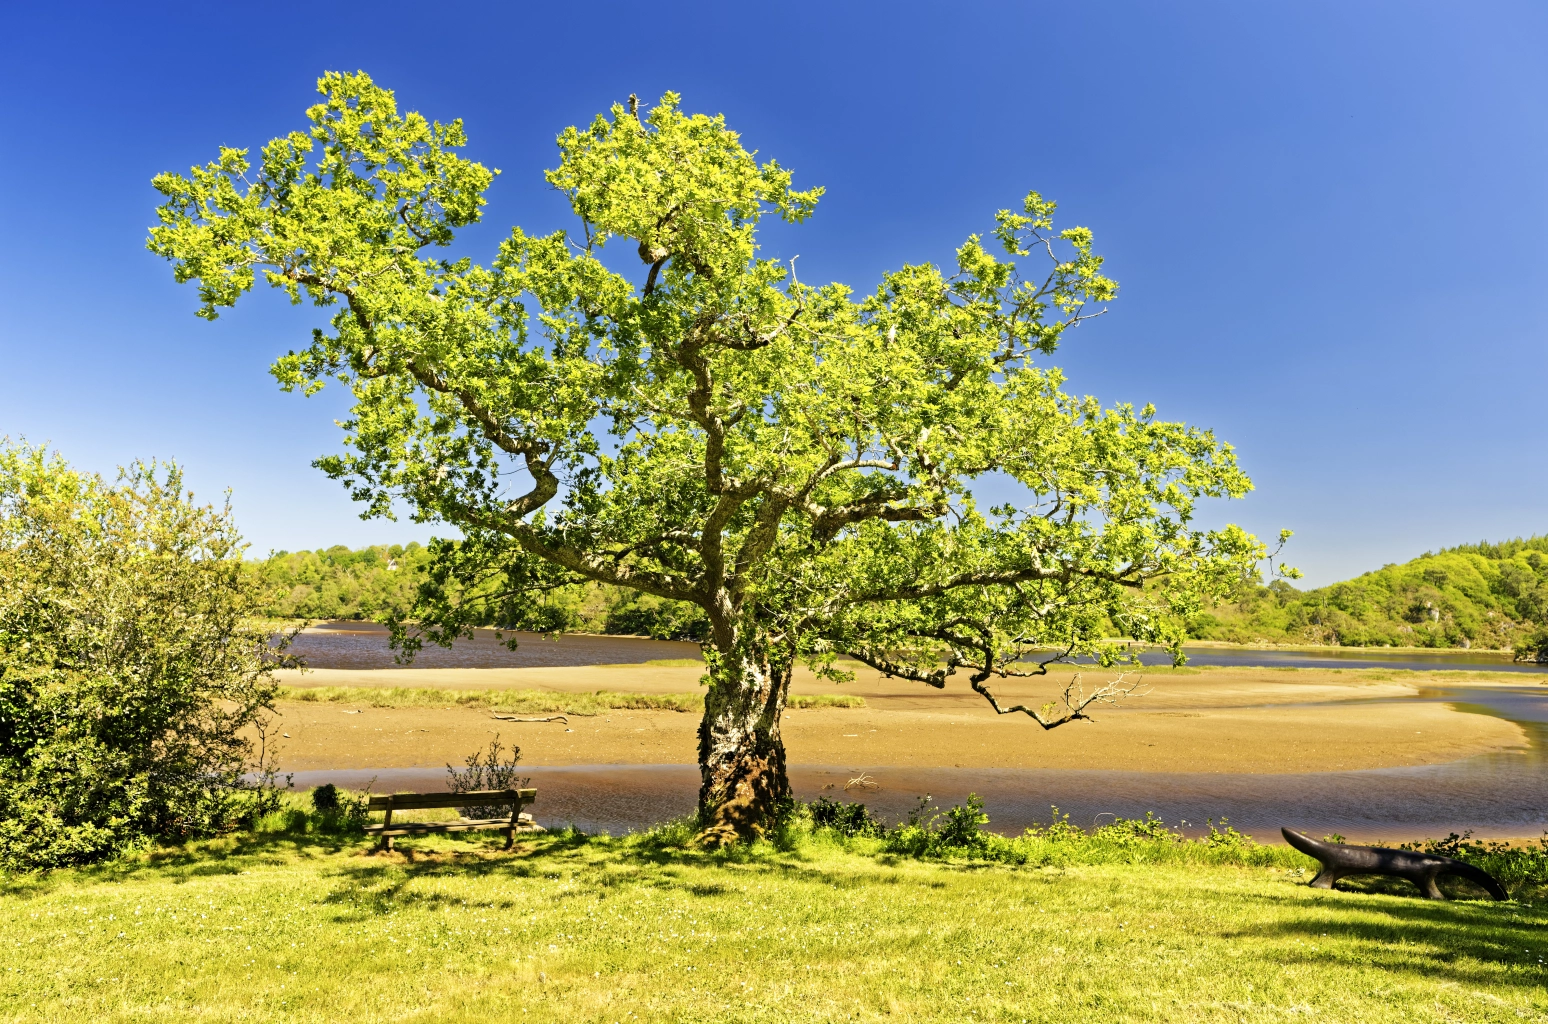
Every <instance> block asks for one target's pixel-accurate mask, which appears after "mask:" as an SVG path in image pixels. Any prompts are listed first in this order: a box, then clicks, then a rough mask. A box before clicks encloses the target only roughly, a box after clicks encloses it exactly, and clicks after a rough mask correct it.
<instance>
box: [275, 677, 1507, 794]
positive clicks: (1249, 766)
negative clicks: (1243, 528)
mask: <svg viewBox="0 0 1548 1024" xmlns="http://www.w3.org/2000/svg"><path fill="white" fill-rule="evenodd" d="M1385 675H1386V676H1387V677H1386V678H1383V676H1384V674H1383V673H1359V672H1338V671H1325V670H1298V671H1286V670H1283V669H1279V670H1276V669H1222V670H1213V671H1205V672H1199V673H1197V674H1169V673H1153V674H1152V675H1150V676H1149V677H1147V678H1148V680H1149V682H1150V684H1151V690H1150V692H1149V693H1148V694H1146V695H1144V696H1140V697H1135V698H1131V699H1130V700H1129V701H1127V702H1125V704H1124V705H1123V706H1122V707H1119V708H1115V709H1110V710H1106V711H1103V712H1099V713H1097V714H1096V718H1097V720H1096V721H1095V722H1074V723H1071V724H1069V725H1066V726H1063V727H1061V728H1059V729H1055V730H1053V731H1051V732H1045V731H1043V730H1042V729H1041V728H1040V727H1038V726H1037V725H1036V723H1034V722H1032V721H1031V720H1030V719H1028V718H1026V717H1025V716H1022V715H1007V716H1004V717H997V716H996V715H995V714H994V713H993V711H992V710H990V709H989V707H988V706H987V705H986V704H985V703H984V701H983V699H982V698H981V697H979V696H977V695H976V694H974V693H972V692H971V691H970V690H969V689H968V688H967V686H966V684H965V683H957V682H954V683H952V684H951V685H950V686H948V688H947V689H946V690H944V691H937V690H932V689H930V688H928V687H924V686H920V685H917V684H910V683H906V682H902V681H899V680H895V679H894V680H888V679H883V678H881V677H880V676H878V675H877V674H876V673H874V672H869V671H866V672H864V673H863V674H858V675H857V678H856V679H855V681H854V682H852V683H848V684H844V685H842V686H838V685H834V684H830V683H825V682H820V681H818V680H816V679H814V678H812V677H811V676H810V675H809V674H805V673H803V674H801V675H799V676H798V677H797V679H796V681H795V684H794V687H793V689H794V690H795V691H796V692H798V693H854V694H859V695H860V696H863V697H864V698H865V699H866V701H867V704H868V706H867V707H865V708H860V709H824V710H794V711H789V712H787V713H786V717H785V720H784V735H785V743H786V748H787V753H788V757H789V759H790V761H791V762H792V763H796V764H833V765H842V764H855V765H871V766H875V765H894V766H898V767H915V768H925V767H964V768H1105V769H1118V770H1128V771H1154V772H1246V773H1292V772H1309V771H1336V770H1349V769H1357V768H1384V767H1397V766H1403V765H1418V764H1438V763H1444V762H1447V761H1455V760H1458V759H1460V758H1463V757H1468V756H1471V755H1474V754H1481V753H1488V752H1491V751H1500V750H1508V749H1519V748H1521V747H1524V746H1525V745H1526V737H1525V735H1524V734H1523V732H1522V731H1521V729H1520V728H1519V727H1518V726H1516V725H1514V724H1512V723H1510V722H1506V721H1504V720H1502V719H1498V718H1491V717H1488V716H1486V715H1479V714H1469V713H1465V712H1460V711H1455V710H1452V709H1451V708H1450V707H1449V706H1448V705H1446V704H1444V703H1436V702H1427V701H1421V700H1417V699H1415V697H1416V695H1417V693H1418V689H1417V687H1418V686H1419V685H1421V684H1422V683H1423V682H1424V680H1423V679H1422V678H1421V677H1420V676H1418V675H1417V674H1410V673H1396V674H1385ZM698 676H699V670H698V669H696V668H691V667H681V668H674V667H663V666H649V665H630V666H598V667H586V668H528V669H440V670H437V669H385V670H324V669H319V670H315V671H311V672H307V673H306V674H304V675H300V676H297V675H295V674H292V673H287V674H286V677H285V678H284V679H283V681H284V682H285V683H286V684H287V685H292V686H369V687H383V686H386V687H391V686H408V687H438V688H448V689H545V690H554V691H560V692H589V691H594V690H619V691H630V692H648V693H684V692H692V691H695V690H697V689H698V683H697V680H698ZM1067 677H1068V673H1064V674H1063V675H1060V676H1050V677H1048V678H1046V679H1039V680H1016V681H1010V682H1006V683H1003V684H1001V686H1000V687H998V688H997V693H998V694H999V695H1000V696H1001V697H1002V701H1003V699H1004V698H1015V699H1020V698H1030V699H1032V700H1035V701H1036V702H1037V703H1041V701H1043V700H1047V699H1049V698H1050V697H1052V696H1054V695H1056V694H1057V692H1058V690H1059V689H1060V688H1061V687H1062V685H1063V682H1064V679H1066V678H1067ZM1087 678H1088V679H1089V680H1097V679H1100V678H1101V676H1100V675H1099V674H1096V673H1088V674H1087ZM1470 685H1471V684H1470ZM280 711H281V713H282V715H283V718H282V720H281V722H280V723H278V728H277V729H275V730H274V731H272V732H271V733H270V735H271V738H272V737H274V736H276V735H277V734H278V733H281V732H288V733H289V734H290V736H289V738H288V739H286V738H283V737H280V738H279V739H278V740H277V742H278V744H279V747H278V749H279V756H280V763H281V765H282V767H283V768H284V769H285V770H289V771H306V770H313V769H322V768H392V767H415V766H434V765H441V764H445V763H447V762H454V763H455V762H460V761H461V760H462V758H463V757H464V756H466V755H467V754H468V753H470V752H472V751H473V750H474V749H477V748H479V747H481V746H483V745H485V744H487V743H488V741H489V739H490V737H492V736H493V735H494V734H495V733H496V732H498V733H499V734H500V735H501V737H502V739H504V740H505V741H506V742H507V743H511V742H515V743H519V744H520V745H521V748H522V753H523V760H524V761H525V762H526V763H528V764H534V765H570V764H691V763H693V762H694V761H695V748H696V734H695V731H696V729H697V727H698V716H697V714H685V713H680V712H672V711H617V712H611V713H607V714H603V715H597V716H595V717H571V719H570V721H569V724H568V729H569V730H570V731H566V728H567V727H566V725H565V724H563V723H557V722H555V723H546V724H532V723H514V722H502V721H497V720H495V719H494V718H493V717H492V716H491V714H490V713H489V712H487V711H478V710H473V709H467V708H446V709H440V708H403V709H379V708H370V707H366V708H363V709H357V708H352V707H349V706H346V705H338V704H331V703H329V704H323V703H284V704H281V705H280ZM350 712H358V713H350Z"/></svg>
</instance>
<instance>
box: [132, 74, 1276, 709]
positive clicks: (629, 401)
mask: <svg viewBox="0 0 1548 1024" xmlns="http://www.w3.org/2000/svg"><path fill="white" fill-rule="evenodd" d="M318 88H319V92H320V93H321V94H322V96H323V97H324V99H323V102H321V103H319V104H317V105H316V106H314V107H312V108H311V109H310V110H309V111H308V115H307V116H308V119H309V121H310V125H309V128H308V129H307V131H305V132H294V133H292V134H290V135H289V136H286V137H285V138H282V139H276V140H274V141H273V142H271V143H269V145H268V146H266V147H264V149H263V151H262V155H261V158H260V160H259V162H258V164H257V165H256V167H254V166H253V165H252V164H251V163H250V162H249V159H248V155H247V153H246V151H244V150H235V149H223V150H221V152H220V156H219V159H218V160H216V161H215V162H213V163H211V164H208V165H207V166H205V167H198V168H194V169H193V170H192V171H191V172H190V174H189V175H187V176H182V175H176V174H163V175H161V176H159V177H158V178H156V179H155V186H156V187H157V188H158V189H159V190H160V191H161V192H162V193H163V194H164V195H165V196H166V197H167V199H166V202H165V204H164V205H163V206H162V207H161V208H160V210H159V214H160V224H159V225H158V226H156V227H155V228H153V229H152V231H151V237H150V243H149V245H150V248H151V249H152V251H154V252H157V253H159V254H161V255H163V256H165V257H166V258H168V259H170V260H172V261H173V263H174V265H175V267H176V273H177V277H178V279H179V280H183V281H187V280H197V281H198V282H199V286H200V294H201V298H202V299H203V306H202V307H201V309H200V315H202V316H205V317H208V318H211V319H213V318H214V317H215V316H216V315H217V314H218V312H219V310H220V309H221V308H223V307H225V306H229V305H231V304H233V303H234V302H235V301H236V300H237V299H238V297H239V296H240V295H241V294H242V293H243V292H246V291H247V290H249V289H250V288H252V286H253V285H254V283H255V275H256V274H257V273H258V272H260V271H261V272H262V273H263V275H264V277H265V279H266V280H267V281H268V282H269V283H270V284H272V285H274V286H276V287H279V288H281V289H283V290H285V291H286V292H287V293H288V294H289V295H290V297H291V300H292V301H294V302H300V301H303V300H310V301H312V302H314V303H316V304H318V305H320V306H324V307H330V308H332V309H333V311H334V312H333V315H332V318H331V320H330V327H329V329H327V330H318V331H316V332H314V334H313V338H312V343H311V344H310V345H309V346H308V347H306V348H304V349H301V350H299V351H293V352H291V353H290V354H288V355H286V356H283V357H281V358H280V359H279V360H278V361H277V362H276V363H275V365H274V369H273V372H274V374H275V375H276V377H277V378H278V379H279V381H280V383H281V384H282V385H283V386H284V387H285V388H286V389H292V388H299V389H301V390H302V391H304V392H307V393H311V392H313V391H315V390H316V389H317V388H319V387H321V386H323V384H324V383H325V382H326V381H327V380H329V379H336V380H337V381H339V382H341V383H342V384H343V385H345V386H346V387H348V388H349V389H350V390H351V392H352V394H353V396H354V408H353V412H352V414H351V417H350V418H349V419H348V420H347V421H346V422H344V423H343V424H342V426H343V428H344V431H345V443H346V446H347V450H346V451H345V452H344V453H342V454H338V455H332V456H328V457H326V458H323V459H321V460H319V463H318V464H319V465H320V466H321V467H322V468H323V469H324V470H326V471H327V472H328V473H329V474H330V475H331V476H333V477H335V478H337V479H339V480H341V481H343V482H345V484H346V485H347V486H348V487H349V488H350V489H351V491H352V493H353V494H354V496H355V497H356V498H357V499H359V500H361V501H363V502H365V503H366V507H367V514H368V515H390V514H391V511H392V508H393V503H394V502H395V501H397V500H400V499H401V500H406V501H407V502H408V504H409V506H410V507H411V508H412V509H413V513H414V515H415V516H416V517H418V518H420V519H423V520H431V521H444V522H448V523H452V524H455V525H456V526H457V527H458V528H460V530H461V531H462V532H463V535H464V539H463V540H462V541H460V542H458V543H455V544H443V545H441V546H440V547H439V548H438V549H437V559H438V564H439V566H440V573H439V575H438V576H437V575H436V574H435V573H432V577H433V579H432V583H431V584H430V585H429V586H427V587H426V588H425V590H424V591H423V592H422V594H421V598H422V601H421V608H420V615H421V617H422V618H423V620H424V621H425V623H426V624H427V625H428V626H430V627H431V632H432V635H434V636H437V637H440V638H443V639H444V638H445V636H447V635H450V634H454V633H456V632H457V631H458V630H460V629H462V628H463V627H465V626H466V624H467V622H469V621H472V620H471V619H470V618H469V616H470V615H471V614H472V613H471V612H470V611H469V610H468V608H467V602H466V601H465V600H463V599H461V598H459V597H458V596H457V595H459V594H460V595H468V594H472V593H478V594H482V595H486V596H488V598H489V599H491V600H508V599H509V597H510V595H511V594H512V593H530V592H533V591H536V590H542V589H545V588H552V587H556V586H563V585H568V584H570V583H572V582H574V581H577V580H596V581H601V582H603V583H608V584H613V585H618V586H624V587H629V588H633V589H636V590H640V591H643V592H646V593H648V594H652V595H656V596H658V597H661V598H666V599H670V600H675V601H683V602H691V603H693V604H695V605H698V606H700V607H701V608H703V609H704V611H705V614H706V616H707V618H708V621H709V632H710V640H711V645H712V648H713V650H712V651H711V654H712V655H713V656H714V657H712V662H713V661H714V658H715V657H722V656H728V655H730V654H731V653H732V652H736V651H743V650H754V649H756V650H758V651H763V652H768V653H769V656H771V657H773V658H774V659H775V661H776V662H778V663H779V664H786V665H788V664H789V663H790V661H791V660H792V659H795V658H798V657H799V658H805V659H808V660H810V661H812V662H813V663H815V664H817V665H819V666H823V665H826V664H828V663H829V662H830V661H831V659H832V657H833V656H834V655H835V654H836V653H838V652H841V651H843V652H848V653H850V654H852V655H854V656H856V657H859V658H861V659H862V660H865V661H868V662H870V663H872V664H875V665H878V666H880V667H883V668H885V669H886V670H888V671H893V672H896V673H899V674H903V675H908V676H910V677H913V678H918V679H922V680H925V681H928V682H932V683H936V684H939V683H940V682H941V680H942V679H943V678H944V674H945V673H947V672H949V671H953V670H955V668H956V667H957V666H958V665H963V664H967V665H972V666H974V668H975V672H974V681H975V685H976V684H977V683H979V682H982V681H983V680H984V679H987V678H989V676H990V675H991V674H995V673H1001V672H1006V671H1015V670H1016V669H1015V668H1014V666H1015V665H1016V664H1018V663H1019V662H1020V661H1021V660H1022V659H1023V658H1025V657H1027V656H1028V653H1029V652H1030V651H1032V650H1033V649H1042V648H1054V649H1056V650H1057V651H1059V652H1063V653H1066V654H1072V653H1082V652H1091V651H1101V652H1103V656H1104V658H1106V659H1108V660H1109V661H1110V660H1111V659H1112V657H1114V654H1113V652H1112V650H1111V649H1110V648H1108V647H1104V646H1103V645H1102V644H1101V639H1102V637H1103V635H1104V634H1105V633H1108V632H1110V631H1111V630H1113V629H1115V628H1116V629H1117V630H1119V631H1121V632H1123V633H1125V634H1127V635H1129V636H1131V637H1133V638H1135V639H1138V640H1144V641H1149V642H1161V643H1167V644H1173V645H1175V644H1177V643H1180V640H1181V637H1182V632H1181V628H1180V616H1182V615H1186V614H1187V613H1189V612H1190V611H1192V610H1194V609H1196V608H1197V606H1198V604H1199V601H1200V599H1201V598H1203V597H1205V596H1208V595H1210V594H1213V593H1217V592H1220V591H1221V590H1222V589H1223V588H1224V587H1225V586H1226V585H1227V584H1228V583H1229V582H1230V581H1231V580H1233V579H1236V578H1239V577H1240V576H1241V575H1242V574H1244V573H1251V572H1252V571H1253V569H1252V567H1253V563H1254V561H1255V559H1257V558H1258V557H1259V556H1260V555H1261V554H1262V551H1263V549H1262V546H1261V545H1260V544H1259V543H1258V542H1257V541H1256V540H1255V539H1253V538H1252V537H1250V536H1248V535H1247V534H1245V533H1243V532H1242V531H1241V530H1239V529H1237V528H1235V527H1228V528H1226V529H1223V530H1220V531H1213V532H1209V531H1200V530H1198V529H1196V528H1194V527H1193V526H1192V524H1191V520H1192V516H1193V512H1194V506H1195V503H1196V501H1197V500H1198V499H1200V498H1202V497H1210V496H1230V497H1236V496H1240V495H1242V494H1244V493H1246V491H1247V490H1248V489H1249V488H1250V483H1249V481H1248V480H1247V478H1246V477H1245V476H1244V475H1243V474H1242V472H1241V471H1240V470H1239V468H1238V467H1237V464H1236V460H1235V458H1234V456H1233V454H1232V451H1231V449H1230V447H1229V446H1227V445H1223V444H1220V443H1218V442H1216V440H1215V438H1214V437H1213V435H1212V434H1210V433H1209V432H1208V431H1203V430H1198V429H1194V428H1190V427H1187V426H1185V425H1182V424H1177V423H1168V422H1164V421H1159V420H1157V419H1156V418H1155V416H1154V410H1153V409H1151V408H1150V407H1148V406H1147V407H1146V408H1144V409H1142V410H1135V409H1133V408H1132V407H1129V406H1117V407H1114V408H1103V407H1102V406H1100V405H1099V404H1098V403H1097V402H1096V401H1095V400H1094V399H1090V398H1078V397H1075V396H1071V395H1069V394H1066V393H1065V392H1064V391H1063V390H1062V385H1063V377H1062V375H1061V374H1060V372H1059V371H1058V370H1057V369H1053V368H1049V367H1045V366H1042V365H1039V364H1038V363H1037V362H1036V361H1035V360H1036V357H1038V356H1044V355H1047V354H1050V353H1052V352H1053V351H1054V350H1055V349H1056V347H1057V346H1058V344H1059V343H1060V342H1061V340H1062V339H1063V338H1064V335H1065V333H1066V332H1067V331H1069V330H1070V329H1072V328H1073V327H1075V326H1076V325H1077V324H1079V323H1081V322H1082V321H1083V320H1085V319H1088V318H1090V317H1091V316H1095V315H1098V314H1099V313H1100V312H1102V311H1103V310H1102V309H1101V308H1099V307H1101V305H1102V304H1103V303H1105V302H1106V301H1107V300H1109V299H1110V298H1111V297H1112V296H1113V295H1114V294H1115V293H1116V290H1117V286H1116V285H1115V283H1114V282H1113V281H1112V280H1110V279H1109V278H1107V277H1106V276H1104V275H1103V274H1102V259H1101V257H1100V256H1098V255H1096V254H1095V252H1094V250H1093V247H1092V236H1091V232H1090V231H1088V230H1087V229H1085V228H1080V227H1070V228H1063V229H1056V228H1055V227H1054V213H1055V205H1054V203H1052V202H1050V201H1048V200H1046V199H1044V198H1043V197H1041V196H1040V195H1039V194H1038V193H1036V192H1032V193H1029V194H1028V195H1027V197H1026V199H1025V201H1024V202H1023V203H1022V205H1021V208H1020V210H1019V211H1011V210H1002V211H1001V212H1000V213H999V214H997V216H996V219H995V226H994V229H993V231H992V232H991V233H990V235H989V236H988V237H987V238H986V237H983V236H980V235H976V234H975V235H971V236H969V237H968V238H967V240H966V241H965V242H964V243H963V244H962V245H961V247H960V248H958V249H957V251H956V254H955V259H954V261H953V265H952V266H951V267H949V268H944V269H943V268H941V267H938V266H936V265H934V264H930V263H919V264H910V265H904V266H903V267H901V268H900V269H898V270H895V271H892V272H889V273H887V274H885V275H884V276H883V278H882V281H881V283H880V284H879V285H878V286H877V287H876V289H875V290H874V291H872V292H870V293H869V294H864V295H858V294H856V293H854V292H852V291H851V289H850V288H848V287H847V286H845V285H842V284H836V283H834V284H826V285H820V286H814V285H808V284H805V283H802V282H800V281H799V279H798V277H797V274H796V267H795V261H794V260H792V261H790V262H788V263H781V262H777V261H775V260H771V259H767V258H765V257H764V256H762V255H761V252H760V249H759V246H758V227H759V225H760V222H761V220H762V218H763V217H764V216H765V215H767V214H774V215H777V216H778V217H780V218H782V219H783V220H785V221H788V222H790V223H793V224H797V223H800V222H802V221H804V220H805V219H807V218H808V217H810V216H811V215H812V213H813V211H814V209H815V207H816V204H817V201H818V199H819V197H820V196H821V194H822V190H821V189H816V188H814V189H809V190H806V191H800V190H797V189H795V188H794V187H793V185H792V176H791V173H790V172H789V171H788V170H786V169H784V168H782V167H780V166H779V165H778V164H777V163H775V162H773V161H764V162H760V161H759V160H758V158H757V155H756V154H755V153H753V152H750V151H748V150H747V149H745V148H744V147H743V145H742V143H741V140H740V138H739V137H738V135H737V134H736V133H735V132H733V131H731V130H730V129H729V128H727V127H726V125H725V123H724V120H723V119H722V118H720V117H708V116H705V115H702V114H686V113H684V112H683V111H682V110H681V109H680V107H679V101H678V97H677V96H676V95H675V94H671V93H668V94H667V95H666V96H664V97H663V98H662V100H661V102H660V104H659V105H657V106H656V107H655V109H653V110H650V111H649V112H648V113H645V114H643V115H642V114H639V113H637V112H636V108H635V104H634V101H633V99H632V98H631V101H630V104H629V106H628V108H625V107H624V106H622V105H618V106H614V107H613V108H612V110H611V111H610V112H609V113H608V114H606V115H601V116H598V117H597V118H596V120H594V121H593V122H592V123H591V124H590V125H589V126H587V127H585V128H569V129H566V130H565V131H564V132H563V133H561V134H560V136H559V139H558V147H559V164H558V166H557V167H556V168H555V169H553V170H551V171H549V172H548V173H547V180H548V182H549V184H550V185H552V186H553V187H554V188H556V189H558V190H560V191H561V192H562V193H563V194H564V195H565V196H566V197H567V198H568V200H569V202H570V206H571V209H572V210H573V211H574V214H575V217H576V222H575V225H574V228H573V229H572V230H568V231H556V232H553V233H551V234H547V235H529V234H528V233H526V232H525V231H523V230H521V229H520V228H516V229H513V230H512V232H511V234H510V236H509V237H508V238H507V239H506V240H505V241H504V242H503V243H502V244H501V245H500V248H499V251H498V253H497V254H496V256H495V258H494V260H493V261H492V262H491V263H490V264H489V265H487V266H484V265H480V264H476V263H474V262H472V261H471V260H470V259H467V258H460V259H453V258H450V257H449V256H444V255H437V250H439V249H441V248H442V247H444V246H446V245H447V244H448V243H450V242H451V240H452V238H453V236H454V233H455V230H456V229H457V228H460V227H463V226H465V225H467V224H469V223H471V222H473V221H475V220H477V219H478V217H479V216H480V211H481V208H482V207H483V204H484V198H483V194H484V192H485V190H486V189H487V188H488V186H489V185H490V183H491V181H492V180H493V175H494V173H495V172H492V171H490V170H488V169H486V168H484V167H482V166H480V165H479V164H477V163H474V162H472V161H470V160H467V159H466V158H464V157H461V156H458V155H456V153H455V152H454V150H456V149H458V148H459V147H461V146H462V145H463V144H464V143H465V137H464V132H463V127H462V124H461V122H457V121H454V122H451V123H450V124H444V125H443V124H441V123H439V122H429V121H426V120H425V119H424V118H423V117H421V116H420V115H418V114H412V113H411V114H407V115H400V114H399V113H398V112H397V107H396V103H395V101H394V98H393V95H392V93H390V92H388V91H386V90H384V89H382V88H380V87H378V86H376V85H375V84H373V83H372V82H371V80H370V79H369V78H368V77H367V76H366V75H364V74H363V73H362V74H329V75H327V76H325V77H324V78H323V79H322V80H321V81H320V82H319V85H318ZM609 245H613V246H614V249H612V250H609V249H608V247H609ZM618 245H623V246H625V247H626V249H625V252H623V253H622V254H620V253H618V252H617V249H616V247H617V246H618ZM604 255H606V256H608V257H609V259H607V260H605V259H604ZM636 257H637V258H638V260H639V263H638V265H637V266H638V269H637V270H635V271H631V272H628V273H625V272H624V271H623V270H620V269H618V268H619V267H625V269H627V267H626V266H625V265H626V264H628V263H629V262H630V261H631V260H632V259H633V258H636ZM990 478H999V479H1008V480H1010V481H1014V484H1015V485H1017V486H1018V487H1019V488H1020V491H1021V493H1022V494H1023V499H1022V501H1021V503H1019V504H1015V505H1012V504H1007V505H1004V506H1003V507H997V508H991V509H984V508H980V506H979V505H978V503H977V502H976V501H975V500H974V496H973V488H974V487H975V486H977V485H978V484H979V483H980V482H982V481H985V480H986V479H990ZM438 631H440V632H438ZM943 662H944V664H945V666H946V667H945V668H942V667H941V666H942V664H943Z"/></svg>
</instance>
